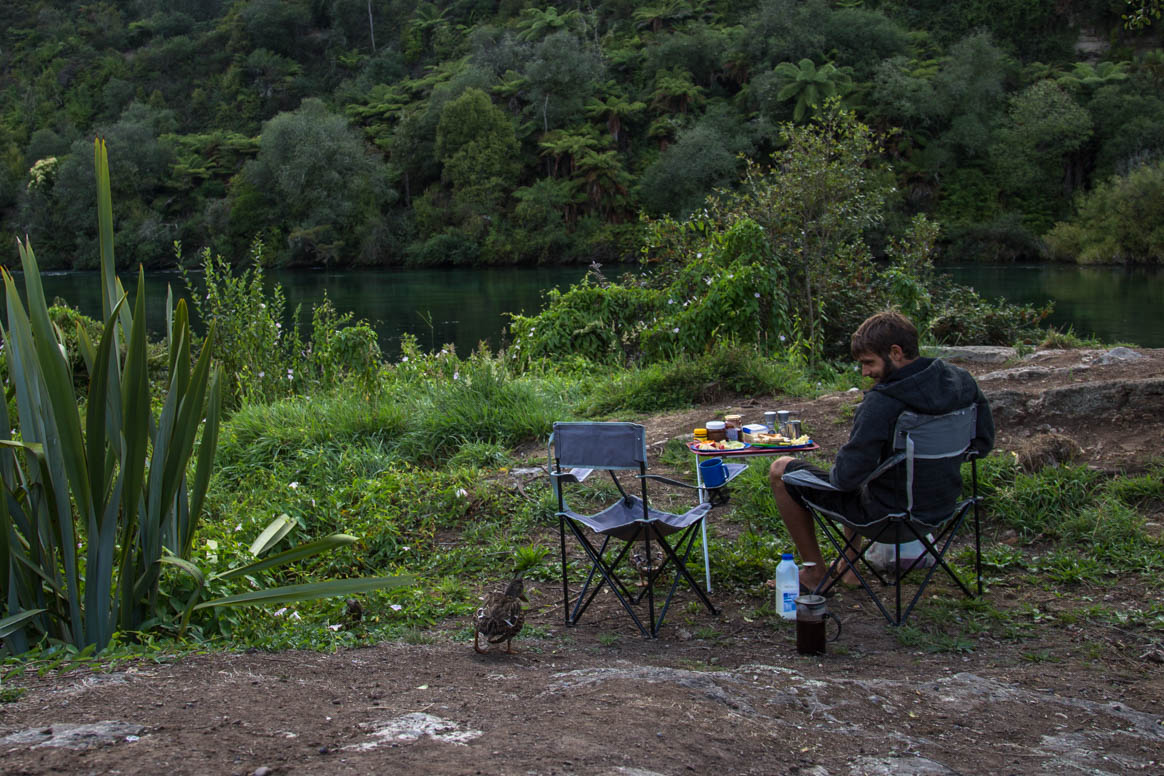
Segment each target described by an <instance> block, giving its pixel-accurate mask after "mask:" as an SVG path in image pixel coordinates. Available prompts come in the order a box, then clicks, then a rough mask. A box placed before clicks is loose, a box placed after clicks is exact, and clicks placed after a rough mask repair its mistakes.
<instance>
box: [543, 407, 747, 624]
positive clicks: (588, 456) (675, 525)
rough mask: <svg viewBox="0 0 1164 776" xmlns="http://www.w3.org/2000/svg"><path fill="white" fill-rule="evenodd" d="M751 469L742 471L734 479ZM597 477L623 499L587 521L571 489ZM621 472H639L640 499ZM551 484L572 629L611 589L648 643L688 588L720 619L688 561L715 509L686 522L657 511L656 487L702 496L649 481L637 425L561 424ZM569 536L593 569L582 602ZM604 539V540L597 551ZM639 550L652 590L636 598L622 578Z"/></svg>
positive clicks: (693, 513) (685, 516)
mask: <svg viewBox="0 0 1164 776" xmlns="http://www.w3.org/2000/svg"><path fill="white" fill-rule="evenodd" d="M744 468H746V467H743V466H740V467H734V468H733V472H732V474H733V476H734V475H735V474H738V473H739V471H742V470H743V469H744ZM594 470H606V471H608V472H609V473H610V477H611V479H612V480H613V481H614V484H615V486H616V487H617V488H618V491H619V493H620V494H621V498H619V499H618V500H617V501H615V502H614V503H613V504H610V505H609V506H607V507H606V508H605V509H603V510H602V511H600V512H597V513H595V514H582V513H580V512H577V511H575V510H573V509H571V508H570V507H569V506H567V503H566V486H568V485H571V484H575V483H580V482H582V481H583V480H585V479H586V478H587V477H588V476H589V475H590V474H591V473H592V472H593V471H594ZM620 471H623V472H634V477H635V478H636V479H637V480H638V481H639V490H640V494H639V495H630V494H628V493H627V492H626V490H625V489H624V488H623V485H622V484H621V483H620V482H619V480H618V477H617V476H616V473H617V472H620ZM550 477H551V481H552V483H553V487H554V494H555V496H556V498H557V502H558V509H557V513H556V514H557V516H558V532H559V539H560V544H561V554H562V597H563V603H564V606H565V620H566V625H574V624H576V623H577V622H578V620H579V618H580V617H581V616H582V614H583V613H584V612H585V611H586V609H587V607H588V606H589V605H590V604H591V602H593V600H594V597H595V596H596V595H597V594H598V593H599V592H600V591H601V590H602V588H603V586H604V585H605V586H609V589H610V591H611V592H612V593H614V595H615V596H616V597H617V598H618V600H619V603H621V604H622V607H623V609H625V610H626V613H627V614H628V615H630V617H631V619H632V620H633V621H634V623H635V625H637V626H638V628H639V631H640V632H641V633H642V634H643V636H646V637H648V638H653V637H655V636H657V635H658V634H659V629H660V628H661V627H662V625H663V618H664V617H665V616H666V614H667V607H668V606H670V603H671V599H672V597H673V596H674V595H675V591H676V589H677V588H678V587H679V583H680V582H685V583H686V584H687V585H688V586H690V587H691V589H692V590H694V591H695V593H696V594H697V595H698V596H699V599H700V600H701V601H702V602H703V604H704V606H706V607H707V609H708V611H710V612H711V613H712V614H716V613H717V612H716V609H715V607H714V606H712V604H711V601H710V600H709V599H708V598H707V596H706V595H705V594H704V592H703V591H702V590H700V589H699V586H698V585H697V584H696V583H695V580H694V579H692V577H691V574H690V573H689V572H688V570H687V559H688V557H689V556H690V555H691V549H692V547H693V545H694V543H695V538H696V535H697V531H698V529H699V527H700V526H701V524H702V523H703V520H704V518H705V517H706V516H707V513H708V512H709V511H710V510H711V508H712V505H711V504H710V503H700V504H698V505H696V506H695V507H693V508H692V509H690V510H688V511H687V512H684V513H682V514H674V513H671V512H663V511H660V510H657V509H655V508H653V507H652V506H651V505H650V503H649V501H648V497H647V481H648V480H660V481H663V482H667V483H670V484H672V485H678V486H681V487H685V488H690V489H692V490H698V488H697V487H696V486H693V485H689V484H687V483H683V482H677V481H675V480H671V479H668V478H666V477H660V476H658V475H654V474H647V446H646V441H645V432H644V429H643V427H642V426H640V425H638V424H636V423H555V424H554V433H553V435H552V436H551V437H550ZM567 533H569V534H570V535H571V536H572V537H573V538H574V539H576V540H577V541H578V543H579V545H580V546H581V547H582V549H583V550H584V551H585V553H586V557H587V558H588V559H589V561H590V569H589V571H588V573H587V574H586V578H585V581H584V582H583V583H582V587H581V589H580V590H579V592H578V593H576V594H571V592H570V575H569V567H568V564H567V557H566V536H567ZM592 537H593V539H594V540H593V541H592ZM597 537H601V538H602V540H601V543H600V544H598V545H597V546H596V542H597ZM669 537H670V538H669ZM636 545H638V546H640V547H641V554H639V555H638V556H637V557H638V559H639V565H640V573H641V574H642V575H643V577H644V581H645V585H644V589H643V590H641V591H638V592H637V593H634V592H632V591H631V589H630V588H629V587H628V586H627V585H626V583H624V582H623V581H622V580H621V579H620V578H619V576H618V570H619V566H620V564H622V563H623V560H624V559H625V558H627V555H628V553H629V552H631V551H632V548H634V547H635V546H636ZM660 558H661V560H658V563H657V564H656V561H657V559H660ZM624 567H625V566H624ZM668 572H673V574H674V575H673V577H672V579H671V583H670V589H669V590H668V592H667V595H666V598H665V600H664V601H663V603H662V606H661V608H660V610H659V612H658V615H657V616H656V612H655V608H656V607H655V603H656V602H655V591H654V587H655V583H656V582H657V581H659V580H661V579H663V577H664V574H666V573H668ZM644 597H645V599H646V609H647V611H646V617H645V618H643V617H640V614H639V611H637V609H639V608H640V607H641V605H642V602H643V599H644ZM644 619H645V623H644Z"/></svg>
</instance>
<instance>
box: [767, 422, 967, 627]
mask: <svg viewBox="0 0 1164 776" xmlns="http://www.w3.org/2000/svg"><path fill="white" fill-rule="evenodd" d="M976 422H977V408H976V407H975V406H974V405H971V406H969V407H965V408H963V409H959V410H955V411H953V412H948V413H945V414H942V415H923V414H920V413H915V412H910V411H907V412H903V413H902V414H901V416H900V417H899V418H898V420H897V424H896V426H895V428H894V437H893V450H894V454H893V455H892V456H891V457H890V458H888V459H887V460H886V461H884V462H883V463H882V464H881V465H880V466H878V467H877V469H876V470H875V471H873V473H872V474H870V475H869V476H868V477H866V478H865V480H864V482H862V483H861V486H860V490H861V494H862V500H863V501H865V502H866V503H867V493H868V488H869V484H870V483H871V482H873V481H874V480H877V479H878V478H881V477H899V478H902V480H901V481H902V483H903V488H904V494H903V495H904V500H905V503H904V504H903V505H902V507H903V508H902V510H901V511H899V512H893V513H890V514H888V515H884V516H880V517H870V518H869V520H868V521H867V522H855V521H854V520H853V519H852V518H851V517H847V516H845V515H839V514H837V513H836V512H833V511H830V510H828V509H826V508H824V507H822V506H820V505H819V504H816V503H814V501H813V498H812V495H813V491H814V490H815V491H829V490H831V491H836V490H837V488H836V487H834V486H833V485H832V484H831V483H829V482H828V481H826V480H821V479H819V478H818V477H816V476H814V475H813V474H812V473H811V472H808V471H803V470H802V471H793V472H788V473H787V474H785V475H784V476H783V478H782V479H783V480H784V482H785V483H788V484H794V485H797V486H799V487H800V488H801V490H800V493H801V494H802V496H803V497H804V500H805V502H806V503H807V506H808V508H809V511H810V512H812V514H813V516H814V517H815V518H816V522H817V524H818V525H819V526H820V527H821V530H822V531H823V533H824V534H825V536H826V537H827V538H828V540H829V542H830V543H831V544H832V545H833V547H834V548H835V549H836V551H837V557H836V558H835V559H834V560H833V562H832V564H831V565H830V566H829V569H828V573H826V574H825V576H824V578H823V579H822V581H821V583H820V584H819V585H818V586H817V589H816V590H815V591H814V592H817V593H827V592H828V591H829V590H830V589H831V588H832V587H833V585H835V584H836V583H837V581H838V580H839V579H840V577H841V575H842V574H843V573H844V572H845V571H846V570H847V569H852V571H853V573H854V574H855V575H856V577H857V579H858V581H859V582H860V583H861V587H862V588H864V590H865V592H867V593H868V594H869V596H870V597H871V598H872V599H873V602H874V603H875V604H876V605H877V608H878V609H880V610H881V613H882V614H883V615H885V619H887V620H888V621H889V623H890V624H891V625H902V624H903V623H904V622H905V621H906V619H907V618H908V617H909V615H910V612H912V611H913V608H914V606H915V605H916V604H917V602H918V601H919V600H920V599H921V597H922V594H923V593H924V592H925V590H926V587H927V586H928V585H929V583H930V580H931V579H932V578H933V575H934V573H935V572H936V571H937V570H938V568H941V569H943V570H944V571H945V572H946V574H947V575H949V577H950V578H951V579H952V580H954V582H955V583H956V584H957V585H958V587H960V588H961V589H962V592H963V593H965V594H966V596H967V597H969V598H973V597H974V595H975V594H974V593H972V592H971V591H970V588H968V587H967V586H966V584H965V583H964V582H963V581H962V580H961V578H959V576H958V574H957V573H956V572H955V571H954V570H953V569H952V568H950V566H949V564H948V563H946V552H947V550H949V548H950V545H951V543H952V542H953V540H954V537H955V535H956V534H957V532H958V530H959V528H960V527H961V525H962V523H963V522H964V520H965V518H966V514H967V512H968V511H969V510H970V508H971V507H973V512H974V555H975V566H974V570H975V575H976V578H977V594H978V595H979V596H981V595H982V538H981V536H982V534H981V527H980V525H979V519H978V502H979V498H978V466H977V460H976V459H977V455H976V453H975V451H973V450H972V449H971V447H970V443H971V441H972V440H973V439H974V434H975V428H976ZM949 459H957V460H958V462H959V464H960V462H961V461H963V460H969V461H970V467H971V482H972V486H971V487H972V495H971V497H970V498H968V499H964V500H961V501H957V498H958V496H960V495H961V494H957V495H955V496H954V501H956V503H955V504H954V507H953V510H952V511H948V512H945V513H942V514H938V515H933V514H924V515H923V514H919V513H918V511H917V509H915V503H914V485H915V483H917V482H919V481H921V480H922V479H923V478H924V477H926V476H927V472H926V469H927V468H928V467H930V466H940V465H945V466H948V465H950V460H949ZM837 523H839V524H841V525H842V526H846V527H848V528H850V529H852V530H853V536H852V537H851V538H850V537H848V536H846V535H845V532H844V531H843V530H840V529H839V528H838V526H837V525H836V524H837ZM931 534H932V535H933V538H931ZM862 538H865V539H869V540H870V541H868V542H864V543H863V542H862ZM912 541H918V542H920V543H921V544H922V546H923V547H924V548H925V551H924V553H923V554H922V555H921V556H920V557H919V558H917V559H916V560H914V561H912V562H907V563H906V564H905V565H906V566H908V568H904V569H903V564H902V560H901V545H902V544H904V543H906V542H912ZM873 542H881V543H883V544H892V545H894V546H895V550H894V564H893V565H892V566H891V567H890V568H891V569H892V570H893V573H892V574H891V575H890V576H892V577H893V579H892V582H891V581H890V580H889V579H887V578H886V577H885V576H882V573H881V572H880V571H879V570H877V568H875V567H874V566H873V565H872V564H871V563H870V562H869V560H868V558H866V557H865V553H866V552H868V550H869V548H870V547H872V546H873ZM862 544H864V546H860V545H862ZM858 564H861V565H863V566H864V567H865V568H866V569H867V570H868V571H869V572H870V573H871V574H872V575H873V576H874V577H876V578H877V580H878V582H880V583H881V585H883V586H889V585H892V586H893V587H894V592H895V598H896V602H897V606H896V610H895V615H891V614H890V612H889V610H888V609H886V607H885V605H884V603H882V600H881V597H880V596H879V595H878V594H877V592H876V591H875V590H874V589H873V587H872V586H871V585H870V584H869V581H868V580H867V579H866V578H865V576H864V575H863V574H862V573H861V570H860V569H859V568H858ZM923 569H924V570H925V572H926V573H925V578H924V579H923V580H922V581H921V583H920V584H919V585H918V588H917V591H916V592H915V593H914V595H913V598H912V599H911V600H910V602H909V604H908V606H907V607H906V609H905V613H904V614H903V613H902V609H901V585H902V581H903V580H904V578H905V577H906V575H907V574H908V573H909V572H910V571H915V570H916V571H918V572H920V571H922V570H923Z"/></svg>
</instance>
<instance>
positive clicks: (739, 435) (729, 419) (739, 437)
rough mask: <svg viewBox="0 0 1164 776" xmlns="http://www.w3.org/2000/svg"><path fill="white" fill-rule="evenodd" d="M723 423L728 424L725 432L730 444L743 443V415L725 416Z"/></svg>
mask: <svg viewBox="0 0 1164 776" xmlns="http://www.w3.org/2000/svg"><path fill="white" fill-rule="evenodd" d="M723 422H724V423H725V424H726V428H725V430H726V432H727V439H728V441H729V442H736V441H743V428H744V416H743V415H724V416H723Z"/></svg>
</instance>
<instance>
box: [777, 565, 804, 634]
mask: <svg viewBox="0 0 1164 776" xmlns="http://www.w3.org/2000/svg"><path fill="white" fill-rule="evenodd" d="M798 595H800V570H799V569H797V568H796V561H794V560H793V559H792V553H791V552H786V553H784V554H783V555H782V556H780V563H778V564H777V565H776V608H777V609H779V610H780V616H781V617H783V618H784V619H786V620H795V619H796V597H797V596H798Z"/></svg>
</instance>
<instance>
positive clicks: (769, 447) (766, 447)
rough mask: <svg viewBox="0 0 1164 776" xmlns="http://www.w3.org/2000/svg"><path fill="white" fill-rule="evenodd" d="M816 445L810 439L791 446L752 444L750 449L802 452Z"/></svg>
mask: <svg viewBox="0 0 1164 776" xmlns="http://www.w3.org/2000/svg"><path fill="white" fill-rule="evenodd" d="M815 445H816V443H815V442H813V441H812V439H809V440H808V441H806V442H801V443H800V444H792V443H790V442H783V443H776V442H771V443H768V442H752V447H755V448H758V449H763V450H802V449H804V448H806V447H814V446H815Z"/></svg>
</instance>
